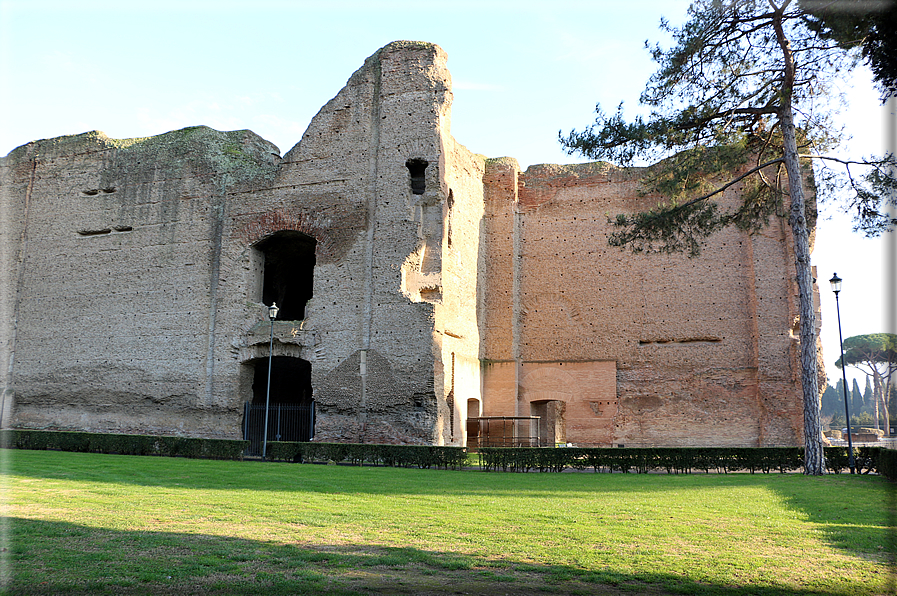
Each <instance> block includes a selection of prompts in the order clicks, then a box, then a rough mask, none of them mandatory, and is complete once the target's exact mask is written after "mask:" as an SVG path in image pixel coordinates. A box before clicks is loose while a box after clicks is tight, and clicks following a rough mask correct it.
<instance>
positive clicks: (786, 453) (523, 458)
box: [479, 447, 887, 474]
mask: <svg viewBox="0 0 897 596" xmlns="http://www.w3.org/2000/svg"><path fill="white" fill-rule="evenodd" d="M803 451H804V450H803V448H801V447H645V448H638V447H636V448H612V447H564V448H557V449H545V448H533V447H521V448H506V447H482V448H480V449H479V456H480V465H481V467H482V468H483V469H484V470H486V471H499V470H500V471H503V472H529V471H530V470H538V471H540V472H562V471H563V470H564V469H566V468H573V469H575V470H586V469H592V470H594V471H595V472H624V473H625V472H636V473H639V474H646V473H648V472H656V471H666V473H667V474H690V473H692V472H696V471H703V472H705V473H708V472H710V470H714V471H716V472H720V473H728V472H734V471H740V470H747V471H749V472H750V473H751V474H754V473H756V472H763V473H764V474H768V473H769V472H771V471H773V470H775V471H778V472H781V473H785V472H789V471H793V470H799V469H800V468H802V467H803ZM886 451H887V450H885V449H882V448H881V447H859V448H854V460H855V464H856V468H857V472H859V473H865V474H868V473H870V472H875V471H877V470H878V468H879V465H880V464H879V461H880V457H881V456H880V453H883V452H886ZM825 457H826V465H827V467H828V469H829V471H831V472H834V473H836V474H837V473H840V472H842V471H845V470H847V469H848V467H847V463H848V459H847V448H846V447H826V448H825Z"/></svg>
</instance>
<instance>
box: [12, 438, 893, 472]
mask: <svg viewBox="0 0 897 596" xmlns="http://www.w3.org/2000/svg"><path fill="white" fill-rule="evenodd" d="M0 446H2V447H5V448H11V449H38V450H43V449H52V450H58V451H80V452H85V453H113V454H120V455H157V456H168V457H190V458H208V459H230V460H242V459H243V453H244V452H245V451H246V449H247V448H248V447H249V441H238V440H228V439H200V438H190V437H169V436H152V435H121V434H100V433H87V432H67V431H47V430H30V429H10V430H2V431H0ZM268 457H269V459H271V460H274V461H291V462H320V463H331V462H333V463H337V462H348V463H352V464H356V465H360V464H364V463H367V464H374V465H383V466H393V467H417V468H437V469H439V468H441V469H452V470H458V469H461V468H463V467H464V465H465V463H466V461H467V449H466V448H464V447H436V446H431V445H378V444H359V443H287V442H276V441H272V442H269V443H268ZM479 458H480V465H481V467H482V469H483V470H485V471H503V472H529V471H530V470H538V471H539V472H562V471H564V470H565V469H567V468H572V469H575V470H587V469H591V470H594V471H595V472H624V473H626V472H636V473H639V474H645V473H648V472H658V471H665V472H666V473H667V474H690V473H693V472H698V471H702V472H705V473H708V472H710V471H711V470H713V471H716V472H720V473H728V472H734V471H741V470H747V471H749V472H751V473H752V474H753V473H756V472H758V471H759V472H763V473H766V474H768V473H769V472H771V471H773V470H776V471H779V472H781V473H785V472H788V471H794V470H799V469H800V468H801V467H803V448H800V447H647V448H632V447H627V448H610V447H594V448H592V447H562V448H544V447H521V448H505V447H482V448H480V450H479ZM825 459H826V466H827V468H828V470H829V471H830V472H833V473H835V474H840V473H842V472H847V471H848V469H849V468H848V466H847V464H848V458H847V447H826V448H825ZM854 463H855V465H856V471H857V473H859V474H869V473H878V474H881V475H883V476H885V477H887V478H888V479H890V480H891V481H895V482H897V451H895V450H892V449H885V448H883V447H854Z"/></svg>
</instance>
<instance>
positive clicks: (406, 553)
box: [6, 518, 871, 596]
mask: <svg viewBox="0 0 897 596" xmlns="http://www.w3.org/2000/svg"><path fill="white" fill-rule="evenodd" d="M11 522H12V527H11V530H12V532H11V536H12V538H13V543H12V548H11V549H10V551H9V552H8V553H6V554H7V555H8V559H9V562H10V563H11V572H12V575H11V577H12V580H11V583H10V584H9V585H8V586H6V588H7V590H8V592H6V593H9V594H12V595H23V596H45V595H50V594H67V595H82V596H86V595H91V596H95V595H100V596H103V595H109V596H113V595H114V596H132V595H135V596H136V595H157V594H163V595H164V594H170V595H187V594H191V595H196V596H226V595H230V594H241V595H250V596H252V595H265V596H279V595H284V596H285V595H293V594H330V595H356V594H368V595H369V594H415V595H434V596H435V595H446V594H484V595H485V594H489V595H493V594H519V595H524V596H525V595H534V594H598V595H608V596H610V595H620V594H655V595H665V594H707V595H712V594H731V595H736V596H747V595H754V596H789V595H792V596H797V595H801V596H806V595H812V594H828V595H831V594H859V593H863V592H860V591H857V589H858V587H857V586H846V587H845V589H844V590H843V591H832V590H826V591H825V592H822V591H814V590H809V589H807V590H805V589H800V588H795V587H792V586H785V585H763V586H758V585H744V586H739V585H718V584H713V583H704V582H699V581H695V580H693V579H690V578H685V577H681V576H677V575H673V574H668V573H664V572H663V571H662V570H658V571H656V572H653V573H641V574H629V573H622V572H619V571H615V570H613V569H609V568H608V569H602V570H597V569H591V570H590V569H582V568H576V567H571V566H563V565H538V564H533V563H531V562H524V561H513V560H508V559H502V560H499V561H496V560H489V559H485V558H481V557H475V556H469V555H464V554H458V553H447V552H433V551H426V550H420V549H415V548H394V547H380V546H370V545H362V544H358V545H340V546H331V545H306V544H301V545H284V544H278V543H269V542H262V541H253V540H245V539H239V538H231V537H222V536H209V535H199V534H179V533H170V532H144V531H113V530H108V529H103V528H93V527H87V526H82V525H77V524H72V523H67V522H48V521H38V520H31V519H18V518H16V519H12V520H11ZM860 589H862V588H860ZM870 593H871V592H870Z"/></svg>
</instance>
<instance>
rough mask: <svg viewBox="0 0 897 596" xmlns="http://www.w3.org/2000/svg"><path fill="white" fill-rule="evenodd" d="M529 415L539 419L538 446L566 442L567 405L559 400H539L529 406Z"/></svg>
mask: <svg viewBox="0 0 897 596" xmlns="http://www.w3.org/2000/svg"><path fill="white" fill-rule="evenodd" d="M529 408H530V414H531V415H532V416H538V417H539V419H540V420H539V445H542V446H554V445H557V444H559V443H566V442H567V422H566V420H565V414H566V412H567V404H566V403H565V402H562V401H560V400H547V399H546V400H540V401H533V402H530V404H529Z"/></svg>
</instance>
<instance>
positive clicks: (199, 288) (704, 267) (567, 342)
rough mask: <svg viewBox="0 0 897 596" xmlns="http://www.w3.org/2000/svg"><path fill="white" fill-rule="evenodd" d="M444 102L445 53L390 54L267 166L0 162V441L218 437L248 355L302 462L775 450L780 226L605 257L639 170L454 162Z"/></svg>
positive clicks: (784, 271) (156, 150)
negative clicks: (508, 426) (535, 445)
mask: <svg viewBox="0 0 897 596" xmlns="http://www.w3.org/2000/svg"><path fill="white" fill-rule="evenodd" d="M451 103H452V93H451V77H450V75H449V72H448V70H447V68H446V55H445V53H444V52H443V51H442V50H441V49H440V48H439V47H438V46H435V45H433V44H427V43H420V42H394V43H392V44H389V45H387V46H385V47H384V48H382V49H380V50H379V51H378V52H377V53H375V54H374V55H373V56H371V57H370V58H368V59H367V60H366V61H365V63H364V65H363V66H362V67H361V68H360V69H359V70H358V71H356V72H355V73H354V74H353V75H352V76H351V77H350V78H349V80H348V82H347V84H346V86H345V87H344V88H343V89H342V90H341V91H340V92H339V93H338V94H337V95H336V96H335V97H334V98H333V99H332V100H331V101H330V102H328V103H327V105H325V106H324V107H323V108H321V110H320V112H319V113H318V114H317V115H316V116H315V118H314V119H313V120H312V122H311V124H310V126H309V127H308V130H307V131H306V132H305V134H304V135H303V136H302V139H301V140H300V142H299V143H298V144H297V145H296V146H295V147H293V148H292V149H291V150H290V151H288V152H287V153H286V154H285V155H284V156H283V157H282V158H281V156H280V150H279V149H278V148H277V147H275V146H273V145H271V144H270V143H268V142H267V141H265V140H263V139H261V138H259V137H258V136H256V135H255V134H253V133H251V132H249V131H235V132H226V133H225V132H218V131H214V130H211V129H208V128H206V127H194V128H189V129H184V130H181V131H174V132H171V133H167V134H164V135H160V136H158V137H152V138H147V139H130V140H124V141H117V140H113V139H109V138H107V137H105V135H103V134H102V133H97V132H92V133H85V134H83V135H78V136H75V137H60V138H57V139H50V140H44V141H36V142H34V143H29V144H28V145H25V146H23V147H20V148H18V149H16V150H15V151H13V152H12V153H11V154H10V155H9V156H7V157H5V158H3V159H2V160H0V201H2V203H0V207H2V210H0V215H2V218H3V221H2V222H0V223H2V226H0V243H2V247H3V251H2V252H0V267H2V275H3V280H2V281H3V283H2V284H0V314H2V315H3V316H2V322H0V325H2V327H0V349H2V353H0V359H2V360H0V366H2V371H3V373H2V374H3V377H2V379H0V381H2V391H3V393H2V397H3V403H2V404H0V412H2V419H0V424H3V425H10V424H11V425H14V426H20V427H32V428H59V429H85V430H93V431H109V432H141V433H160V434H184V435H194V436H214V437H231V438H233V437H239V436H241V432H242V430H241V429H242V424H243V419H242V413H243V405H244V403H245V402H248V401H254V400H255V401H257V400H258V398H259V383H260V379H267V369H266V367H265V365H266V363H267V361H268V357H269V355H271V356H274V357H275V358H274V360H276V361H277V362H278V363H279V366H280V365H282V366H283V367H284V368H282V369H277V370H275V372H272V378H273V377H274V376H275V375H279V377H280V378H277V379H276V381H277V385H278V387H285V388H281V389H278V391H279V392H280V393H278V395H277V396H276V397H277V399H281V400H288V401H289V400H292V401H294V402H295V403H305V401H307V400H310V399H311V398H313V399H314V402H315V404H316V411H317V421H316V425H315V429H314V430H315V440H319V441H350V442H355V441H361V442H387V443H424V444H464V443H465V441H466V436H467V435H466V433H467V422H468V418H469V417H477V416H480V415H483V416H530V415H538V416H541V417H542V418H543V420H542V422H543V423H544V424H543V433H542V434H544V435H545V436H544V437H543V439H544V440H549V439H550V440H551V441H558V442H560V441H569V442H572V443H575V444H583V445H612V444H613V445H616V444H625V445H710V444H712V445H758V444H759V445H771V444H794V443H796V442H798V441H799V437H800V425H801V424H802V416H801V415H800V414H801V401H800V389H799V375H798V374H797V368H796V367H797V361H796V350H795V348H796V345H795V341H796V340H795V338H794V337H793V335H792V334H791V329H792V327H793V324H794V316H795V314H796V307H795V304H796V288H795V286H794V283H793V281H792V280H793V264H792V260H793V258H792V251H791V246H790V236H789V234H788V233H787V231H786V229H785V228H784V227H783V224H782V222H781V221H779V220H776V221H774V222H773V223H772V224H771V225H770V226H769V227H768V228H766V229H764V230H763V231H762V232H761V233H759V234H756V235H753V236H749V235H746V234H743V233H741V232H737V231H726V232H723V233H720V234H717V235H716V236H714V237H712V238H710V239H708V241H707V243H706V246H705V247H704V251H703V254H702V256H701V257H700V258H697V259H688V258H686V257H683V256H675V255H632V254H630V253H627V252H623V251H620V250H618V249H615V248H611V247H609V246H608V245H607V235H608V232H609V227H608V223H607V216H608V215H609V214H615V213H630V212H634V211H636V210H642V209H646V208H648V207H649V206H650V205H651V204H652V202H653V201H656V198H650V197H645V196H642V195H641V194H640V193H639V191H638V184H639V177H640V176H641V175H642V172H641V170H638V169H633V170H623V169H618V168H614V167H612V166H609V165H608V164H603V163H593V164H583V165H577V166H552V165H542V166H533V167H530V168H529V169H528V170H527V171H525V172H521V171H520V168H519V166H518V165H517V162H516V161H515V160H514V159H512V158H499V159H491V160H487V159H486V158H485V157H483V156H480V155H476V154H474V153H472V152H470V151H469V150H467V149H466V148H465V147H464V146H462V145H460V144H459V143H457V142H456V141H455V139H454V138H453V137H452V136H451V131H450V123H451ZM735 192H737V189H733V190H731V191H730V194H728V195H727V196H726V199H725V200H727V201H733V200H735V195H734V194H732V193H735ZM283 251H285V252H283ZM284 255H288V256H284ZM297 260H298V261H302V262H303V263H304V265H302V266H301V267H299V266H298V265H297V266H296V268H295V269H291V268H290V267H293V265H295V263H293V261H297ZM284 263H286V265H285V264H284ZM285 267H286V268H285ZM290 284H293V285H290ZM295 284H298V286H297V285H295ZM285 288H290V289H289V290H287V289H285ZM296 288H298V289H296ZM275 294H276V295H278V296H288V298H279V300H281V301H282V302H281V304H280V306H281V307H283V308H282V311H281V312H282V314H283V316H282V317H281V319H280V320H277V321H276V322H275V323H274V324H273V325H272V324H271V323H269V321H268V319H267V304H268V303H269V302H270V301H271V300H270V297H271V296H274V295H275ZM298 294H302V296H303V297H302V298H301V300H299V299H297V297H296V296H297V295H298ZM308 295H310V299H308V301H307V302H305V298H306V297H307V296H308ZM265 296H268V297H269V298H265ZM283 300H286V302H283ZM301 303H304V308H302V305H301ZM289 313H292V314H289ZM300 313H301V314H300ZM272 333H273V352H270V353H269V341H271V339H270V338H271V336H272V335H271V334H272ZM262 371H264V372H262ZM309 371H310V372H309ZM262 374H264V377H262V376H261V375H262ZM285 375H286V377H287V378H286V380H285V379H284V376H285ZM306 386H307V387H310V390H309V391H306V390H305V389H304V387H306ZM308 392H310V393H311V395H308V394H307V393H308ZM303 400H305V401H303Z"/></svg>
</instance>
